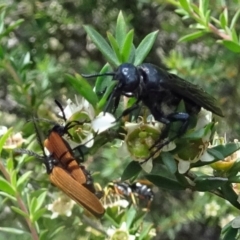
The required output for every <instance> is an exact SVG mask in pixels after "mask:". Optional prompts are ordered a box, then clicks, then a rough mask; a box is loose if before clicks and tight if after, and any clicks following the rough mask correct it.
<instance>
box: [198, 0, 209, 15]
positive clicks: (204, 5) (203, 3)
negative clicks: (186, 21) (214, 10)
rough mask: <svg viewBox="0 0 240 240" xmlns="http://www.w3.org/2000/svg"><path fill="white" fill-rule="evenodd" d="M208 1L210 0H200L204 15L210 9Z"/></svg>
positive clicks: (201, 10)
mask: <svg viewBox="0 0 240 240" xmlns="http://www.w3.org/2000/svg"><path fill="white" fill-rule="evenodd" d="M208 2H209V0H200V1H199V10H200V12H201V13H202V16H204V17H205V16H206V13H207V10H208Z"/></svg>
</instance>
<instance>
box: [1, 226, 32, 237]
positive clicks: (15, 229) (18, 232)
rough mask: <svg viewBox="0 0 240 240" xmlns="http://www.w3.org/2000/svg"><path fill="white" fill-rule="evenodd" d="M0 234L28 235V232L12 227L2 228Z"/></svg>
mask: <svg viewBox="0 0 240 240" xmlns="http://www.w3.org/2000/svg"><path fill="white" fill-rule="evenodd" d="M0 232H6V233H12V234H16V235H23V234H25V235H28V236H29V233H28V232H25V231H23V230H21V229H17V228H10V227H0Z"/></svg>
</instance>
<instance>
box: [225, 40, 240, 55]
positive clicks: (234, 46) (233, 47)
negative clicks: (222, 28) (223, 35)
mask: <svg viewBox="0 0 240 240" xmlns="http://www.w3.org/2000/svg"><path fill="white" fill-rule="evenodd" d="M222 42H223V45H224V46H225V47H226V48H228V49H229V50H230V51H232V52H235V53H240V44H239V43H235V42H233V41H230V40H223V41H222Z"/></svg>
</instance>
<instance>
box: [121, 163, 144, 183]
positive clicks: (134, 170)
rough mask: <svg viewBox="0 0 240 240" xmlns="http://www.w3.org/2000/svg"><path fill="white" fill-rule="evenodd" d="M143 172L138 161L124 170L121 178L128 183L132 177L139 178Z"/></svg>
mask: <svg viewBox="0 0 240 240" xmlns="http://www.w3.org/2000/svg"><path fill="white" fill-rule="evenodd" d="M141 171H142V168H141V166H140V164H139V163H138V162H136V161H131V162H130V163H129V164H128V165H127V167H126V168H125V169H124V172H123V174H122V176H121V180H122V181H126V180H127V179H130V178H132V177H135V176H137V175H138V174H139V173H140V172H141Z"/></svg>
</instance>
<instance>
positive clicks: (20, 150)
mask: <svg viewBox="0 0 240 240" xmlns="http://www.w3.org/2000/svg"><path fill="white" fill-rule="evenodd" d="M14 152H16V153H22V154H27V155H29V156H32V157H35V158H38V159H40V160H44V156H41V155H39V154H37V153H35V152H33V151H31V150H28V149H24V148H16V149H14Z"/></svg>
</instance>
